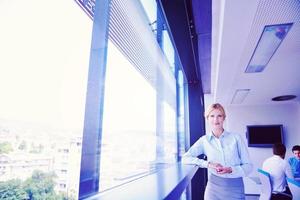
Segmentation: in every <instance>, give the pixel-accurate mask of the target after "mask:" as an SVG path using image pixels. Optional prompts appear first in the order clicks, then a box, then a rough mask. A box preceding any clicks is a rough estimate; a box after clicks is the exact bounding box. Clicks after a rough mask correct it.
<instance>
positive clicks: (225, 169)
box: [216, 167, 232, 174]
mask: <svg viewBox="0 0 300 200" xmlns="http://www.w3.org/2000/svg"><path fill="white" fill-rule="evenodd" d="M216 171H217V173H218V174H230V173H232V168H231V167H221V168H219V169H218V170H216Z"/></svg>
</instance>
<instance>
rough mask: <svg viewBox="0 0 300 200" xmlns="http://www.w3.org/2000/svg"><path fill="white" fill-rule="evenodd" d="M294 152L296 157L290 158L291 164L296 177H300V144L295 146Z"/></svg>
mask: <svg viewBox="0 0 300 200" xmlns="http://www.w3.org/2000/svg"><path fill="white" fill-rule="evenodd" d="M292 152H293V154H294V157H292V158H290V159H289V164H290V165H291V168H292V172H293V175H294V177H295V178H296V179H300V146H299V145H295V146H293V148H292Z"/></svg>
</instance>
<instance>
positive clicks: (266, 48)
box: [245, 23, 293, 73]
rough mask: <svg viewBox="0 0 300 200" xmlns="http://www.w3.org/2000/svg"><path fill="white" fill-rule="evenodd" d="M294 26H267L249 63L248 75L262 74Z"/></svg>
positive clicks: (290, 24)
mask: <svg viewBox="0 0 300 200" xmlns="http://www.w3.org/2000/svg"><path fill="white" fill-rule="evenodd" d="M292 25H293V23H289V24H277V25H268V26H265V28H264V30H263V32H262V34H261V36H260V39H259V41H258V43H257V45H256V48H255V50H254V52H253V54H252V57H251V59H250V61H249V64H248V66H247V69H246V71H245V72H246V73H257V72H262V71H263V70H264V69H265V67H266V66H267V64H268V63H269V61H270V60H271V57H272V56H273V55H274V53H275V52H276V50H277V49H278V47H279V45H280V44H281V42H282V41H283V39H284V38H285V36H286V35H287V33H288V32H289V30H290V29H291V27H292Z"/></svg>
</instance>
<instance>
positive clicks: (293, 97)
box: [272, 95, 297, 101]
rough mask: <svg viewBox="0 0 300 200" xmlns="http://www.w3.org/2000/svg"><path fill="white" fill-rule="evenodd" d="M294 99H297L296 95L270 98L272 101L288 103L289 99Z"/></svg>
mask: <svg viewBox="0 0 300 200" xmlns="http://www.w3.org/2000/svg"><path fill="white" fill-rule="evenodd" d="M296 97H297V96H296V95H282V96H278V97H274V98H272V101H288V100H291V99H295V98H296Z"/></svg>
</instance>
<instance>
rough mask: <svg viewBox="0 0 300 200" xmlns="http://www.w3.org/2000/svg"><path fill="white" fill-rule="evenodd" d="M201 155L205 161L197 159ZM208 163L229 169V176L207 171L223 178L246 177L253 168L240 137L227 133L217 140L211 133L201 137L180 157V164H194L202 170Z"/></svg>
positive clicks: (210, 170)
mask: <svg viewBox="0 0 300 200" xmlns="http://www.w3.org/2000/svg"><path fill="white" fill-rule="evenodd" d="M201 154H205V155H206V156H207V161H205V160H202V159H199V158H197V156H199V155H201ZM208 162H214V163H220V164H221V165H223V166H225V167H231V168H232V173H230V174H218V173H217V172H216V171H215V170H214V169H208V172H209V173H213V174H215V175H217V176H221V177H225V178H236V177H243V176H246V175H248V174H249V173H250V172H251V170H252V168H253V165H252V163H251V160H250V157H249V153H248V150H247V147H246V145H245V143H244V142H243V140H242V138H241V137H240V135H239V134H234V133H230V132H227V131H224V132H223V133H222V135H221V136H220V137H219V138H217V137H215V136H214V135H213V134H212V133H211V132H210V133H208V134H206V135H204V136H202V137H201V138H200V139H199V140H198V141H197V142H196V143H195V144H194V145H193V146H192V147H191V148H190V149H189V150H188V152H186V153H185V154H184V155H183V157H182V163H184V164H195V165H198V166H200V167H202V168H206V167H207V166H208Z"/></svg>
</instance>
